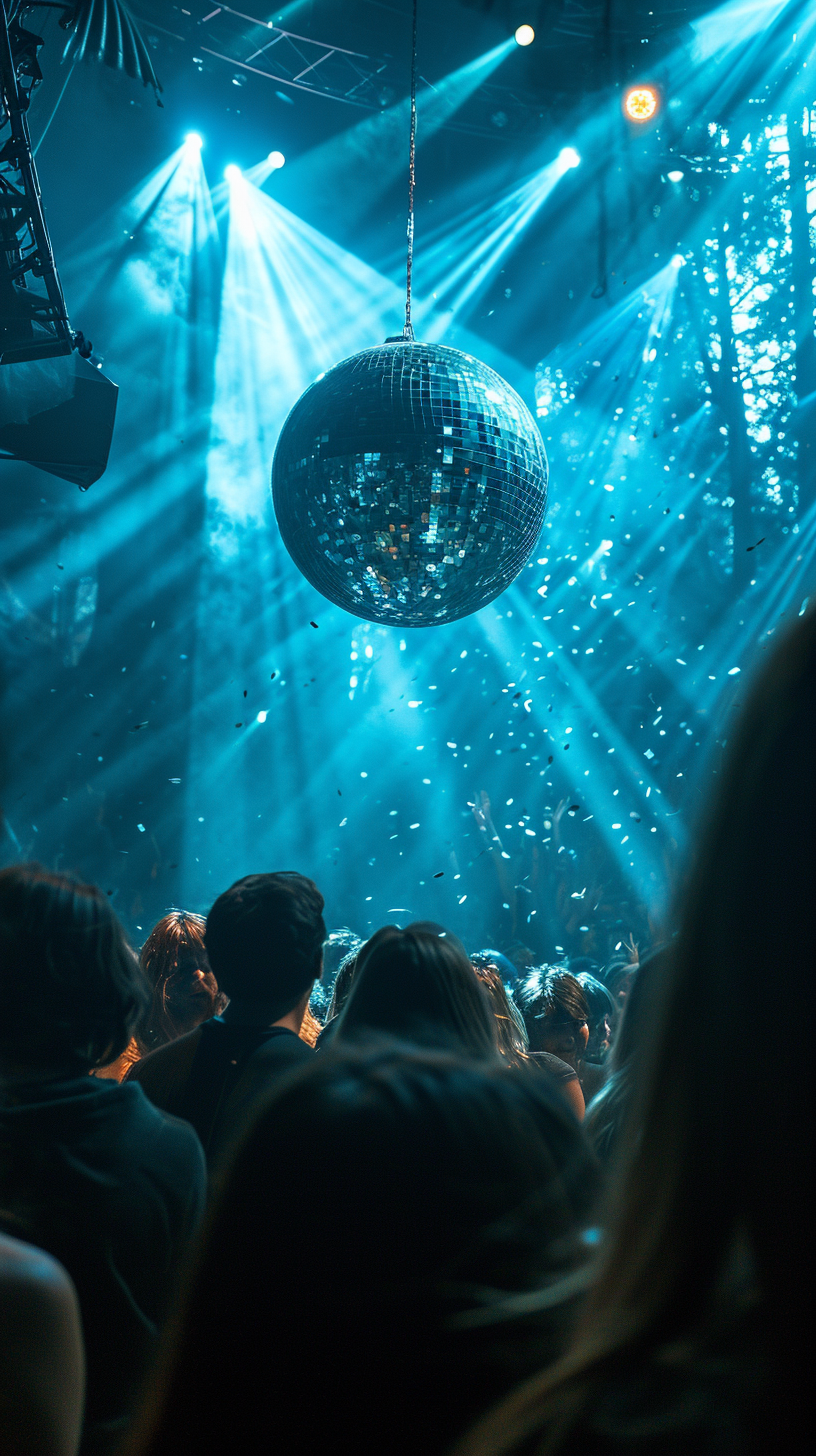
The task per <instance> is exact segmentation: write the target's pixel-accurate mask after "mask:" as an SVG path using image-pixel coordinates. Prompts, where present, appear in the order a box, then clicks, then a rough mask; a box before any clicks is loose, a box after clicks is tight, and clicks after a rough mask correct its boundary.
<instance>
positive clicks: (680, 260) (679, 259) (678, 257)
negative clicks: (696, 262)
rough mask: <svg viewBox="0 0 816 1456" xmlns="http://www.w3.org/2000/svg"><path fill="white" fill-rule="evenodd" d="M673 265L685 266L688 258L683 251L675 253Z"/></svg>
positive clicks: (676, 266)
mask: <svg viewBox="0 0 816 1456" xmlns="http://www.w3.org/2000/svg"><path fill="white" fill-rule="evenodd" d="M671 265H672V268H685V266H686V260H685V258H684V257H683V255H682V253H675V255H674V257H673V258H672V260H671Z"/></svg>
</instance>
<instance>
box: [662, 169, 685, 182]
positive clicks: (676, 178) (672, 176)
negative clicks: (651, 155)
mask: <svg viewBox="0 0 816 1456" xmlns="http://www.w3.org/2000/svg"><path fill="white" fill-rule="evenodd" d="M685 175H686V174H685V172H679V171H676V172H667V173H666V176H667V177H668V179H669V181H670V182H682V180H683V178H684V177H685Z"/></svg>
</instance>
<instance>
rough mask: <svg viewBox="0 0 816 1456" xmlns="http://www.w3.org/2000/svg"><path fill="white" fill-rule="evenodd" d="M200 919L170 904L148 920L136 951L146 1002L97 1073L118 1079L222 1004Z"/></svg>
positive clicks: (219, 1008) (216, 1010) (218, 1008)
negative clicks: (122, 1043) (117, 1052)
mask: <svg viewBox="0 0 816 1456" xmlns="http://www.w3.org/2000/svg"><path fill="white" fill-rule="evenodd" d="M206 924H207V922H206V920H205V919H204V916H203V915H194V914H192V912H190V911H188V910H171V911H170V912H169V913H168V914H167V915H163V916H162V918H161V920H159V921H158V922H157V923H156V925H154V926H153V929H152V930H151V932H150V934H149V936H148V937H147V940H146V941H145V943H144V945H143V946H142V950H141V954H140V956H139V964H140V965H141V967H142V970H143V971H144V974H145V979H146V980H147V983H148V985H149V986H150V988H151V996H150V1002H149V1004H148V1005H147V1006H146V1008H145V1010H144V1012H143V1013H142V1015H141V1017H140V1018H139V1022H138V1025H137V1026H136V1028H135V1030H134V1033H133V1036H132V1037H131V1039H130V1042H129V1043H128V1045H127V1046H126V1048H125V1050H124V1051H123V1052H122V1055H121V1056H120V1057H118V1058H117V1060H116V1061H115V1062H114V1063H113V1064H112V1065H111V1066H110V1067H102V1068H100V1070H99V1071H98V1072H97V1074H96V1075H97V1076H98V1077H113V1078H115V1080H116V1081H117V1082H121V1081H122V1079H123V1078H124V1077H125V1075H126V1074H127V1072H128V1071H129V1070H130V1068H131V1067H132V1066H133V1064H134V1062H138V1061H139V1059H140V1057H143V1056H146V1055H147V1053H148V1052H152V1051H155V1049H156V1047H160V1046H165V1045H166V1044H167V1042H169V1041H175V1039H176V1037H178V1036H184V1034H185V1032H188V1031H192V1030H193V1029H194V1028H195V1027H196V1026H200V1025H201V1023H202V1021H208V1020H209V1018H210V1017H211V1016H217V1015H218V1014H219V1013H220V1012H221V1011H223V1010H224V1009H225V1007H226V1005H227V997H226V996H225V995H224V994H223V992H221V991H219V989H218V983H217V981H216V979H215V976H214V975H213V973H212V970H211V969H210V966H209V963H208V961H207V953H206V951H205V949H204V929H205V927H206Z"/></svg>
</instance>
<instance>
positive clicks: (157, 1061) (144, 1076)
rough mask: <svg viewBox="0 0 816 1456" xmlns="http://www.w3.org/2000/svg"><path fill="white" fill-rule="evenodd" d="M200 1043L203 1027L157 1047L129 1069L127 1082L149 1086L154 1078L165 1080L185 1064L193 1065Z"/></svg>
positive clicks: (195, 1028)
mask: <svg viewBox="0 0 816 1456" xmlns="http://www.w3.org/2000/svg"><path fill="white" fill-rule="evenodd" d="M200 1041H201V1027H200V1026H196V1027H194V1029H193V1030H192V1031H186V1032H185V1033H184V1035H183V1036H178V1037H176V1039H175V1041H169V1042H167V1043H166V1045H165V1046H160V1047H156V1049H155V1050H154V1051H152V1052H147V1054H146V1055H145V1056H143V1057H140V1058H139V1060H138V1062H134V1063H133V1066H132V1067H130V1068H129V1069H128V1072H127V1075H126V1077H125V1081H126V1082H141V1083H143V1084H149V1083H150V1082H152V1081H153V1080H154V1078H163V1077H164V1076H166V1075H167V1073H168V1072H170V1071H172V1070H175V1069H176V1068H178V1067H179V1066H181V1065H183V1064H185V1063H190V1064H191V1063H192V1060H193V1057H194V1056H195V1054H196V1050H197V1048H198V1044H199V1042H200Z"/></svg>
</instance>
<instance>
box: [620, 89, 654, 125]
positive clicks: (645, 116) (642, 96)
mask: <svg viewBox="0 0 816 1456" xmlns="http://www.w3.org/2000/svg"><path fill="white" fill-rule="evenodd" d="M657 106H658V96H657V92H656V90H655V88H654V86H630V87H629V90H628V91H627V93H626V96H625V97H624V101H623V109H624V111H625V112H626V115H627V116H628V117H629V120H630V121H637V122H642V121H651V119H652V117H653V116H654V114H655V112H656V111H657Z"/></svg>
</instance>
